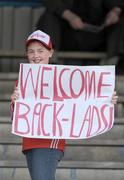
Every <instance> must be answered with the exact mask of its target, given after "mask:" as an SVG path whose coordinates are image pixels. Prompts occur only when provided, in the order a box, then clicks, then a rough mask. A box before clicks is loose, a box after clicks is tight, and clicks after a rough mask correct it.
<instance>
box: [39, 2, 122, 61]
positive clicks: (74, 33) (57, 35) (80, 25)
mask: <svg viewBox="0 0 124 180" xmlns="http://www.w3.org/2000/svg"><path fill="white" fill-rule="evenodd" d="M43 3H44V6H45V7H46V10H45V12H44V14H43V15H41V17H40V18H39V20H38V22H37V24H36V29H43V30H44V31H45V32H47V33H49V34H50V35H51V38H52V41H53V44H54V47H55V49H56V50H62V51H106V52H107V61H105V63H108V64H117V62H118V60H119V59H120V58H124V1H123V0H68V1H66V0H52V1H50V0H44V1H43ZM88 25H91V26H88ZM92 26H93V27H92ZM94 26H95V28H94ZM123 60H124V59H123Z"/></svg>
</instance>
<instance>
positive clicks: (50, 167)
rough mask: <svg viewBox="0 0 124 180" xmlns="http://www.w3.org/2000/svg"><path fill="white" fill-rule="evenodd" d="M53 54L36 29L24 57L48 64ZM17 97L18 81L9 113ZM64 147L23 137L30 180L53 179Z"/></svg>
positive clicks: (48, 40)
mask: <svg viewBox="0 0 124 180" xmlns="http://www.w3.org/2000/svg"><path fill="white" fill-rule="evenodd" d="M52 55H53V48H52V41H51V38H50V36H49V35H48V34H46V33H44V32H43V31H40V30H37V31H34V32H33V33H32V34H31V35H29V37H28V39H27V41H26V57H27V60H28V62H29V63H31V64H49V61H50V58H51V57H52ZM18 98H19V89H18V81H16V84H15V88H14V91H13V93H12V95H11V113H12V114H13V111H14V103H15V101H16V100H18ZM117 99H118V96H117V95H116V92H114V93H113V96H112V100H111V103H113V104H116V103H117ZM64 149H65V140H64V139H37V138H26V137H23V142H22V151H23V153H24V154H25V156H26V160H27V165H28V169H29V173H30V176H31V179H32V180H55V172H56V169H57V166H58V163H59V161H60V160H61V158H62V157H63V154H64Z"/></svg>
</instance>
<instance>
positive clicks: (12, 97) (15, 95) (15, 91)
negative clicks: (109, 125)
mask: <svg viewBox="0 0 124 180" xmlns="http://www.w3.org/2000/svg"><path fill="white" fill-rule="evenodd" d="M18 99H19V90H18V88H17V87H16V88H15V89H14V92H13V94H12V95H11V101H12V102H15V101H16V100H18Z"/></svg>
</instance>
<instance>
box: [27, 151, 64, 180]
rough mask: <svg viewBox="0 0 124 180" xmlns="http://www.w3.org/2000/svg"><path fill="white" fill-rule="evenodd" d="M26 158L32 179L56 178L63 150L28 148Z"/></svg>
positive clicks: (45, 179)
mask: <svg viewBox="0 0 124 180" xmlns="http://www.w3.org/2000/svg"><path fill="white" fill-rule="evenodd" d="M25 155H26V160H27V165H28V169H29V173H30V176H31V179H32V180H55V172H56V168H57V166H58V163H59V161H60V160H61V158H62V157H63V152H62V151H60V150H57V149H50V148H35V149H31V150H28V151H27V152H26V153H25Z"/></svg>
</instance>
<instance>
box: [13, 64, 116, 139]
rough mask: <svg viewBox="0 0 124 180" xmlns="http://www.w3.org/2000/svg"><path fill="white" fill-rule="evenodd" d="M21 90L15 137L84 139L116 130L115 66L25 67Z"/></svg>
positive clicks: (14, 127) (14, 121)
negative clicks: (113, 128) (113, 102)
mask: <svg viewBox="0 0 124 180" xmlns="http://www.w3.org/2000/svg"><path fill="white" fill-rule="evenodd" d="M18 87H19V92H20V98H19V100H18V101H17V102H16V103H15V108H14V118H13V126H12V133H13V134H16V135H19V136H24V137H33V138H54V139H55V138H59V139H84V138H90V137H93V136H97V135H98V134H102V133H105V132H106V131H108V130H109V129H111V128H112V126H113V122H114V105H113V104H111V97H112V94H113V91H114V87H115V67H114V66H63V65H39V64H34V65H32V64H21V65H20V72H19V82H18Z"/></svg>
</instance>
